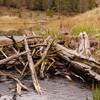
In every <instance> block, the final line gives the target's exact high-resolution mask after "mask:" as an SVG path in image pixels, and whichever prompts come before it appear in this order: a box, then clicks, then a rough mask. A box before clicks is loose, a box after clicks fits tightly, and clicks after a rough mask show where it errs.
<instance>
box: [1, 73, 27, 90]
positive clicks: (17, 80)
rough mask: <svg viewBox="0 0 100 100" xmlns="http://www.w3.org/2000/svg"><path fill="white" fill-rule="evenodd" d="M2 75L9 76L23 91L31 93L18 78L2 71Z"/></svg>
mask: <svg viewBox="0 0 100 100" xmlns="http://www.w3.org/2000/svg"><path fill="white" fill-rule="evenodd" d="M0 75H2V76H8V77H10V78H12V79H14V80H15V81H16V82H17V83H18V84H19V85H20V86H21V87H22V88H23V89H25V90H27V91H29V89H28V88H27V87H26V86H25V85H23V84H22V83H21V81H20V80H19V79H18V78H16V77H15V76H13V75H12V74H8V73H4V72H2V71H0Z"/></svg>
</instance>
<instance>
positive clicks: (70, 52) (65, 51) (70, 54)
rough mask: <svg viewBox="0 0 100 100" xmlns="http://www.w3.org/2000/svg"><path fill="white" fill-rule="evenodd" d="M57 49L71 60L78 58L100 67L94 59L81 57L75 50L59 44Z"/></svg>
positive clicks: (56, 45)
mask: <svg viewBox="0 0 100 100" xmlns="http://www.w3.org/2000/svg"><path fill="white" fill-rule="evenodd" d="M55 48H56V50H58V51H60V52H61V53H62V54H63V55H66V56H67V57H69V58H73V57H76V58H79V59H83V60H85V61H89V62H92V63H94V64H96V65H98V66H100V62H98V61H96V60H94V59H90V58H87V57H86V56H84V55H80V54H78V53H77V52H76V51H75V50H71V49H68V48H66V47H64V46H62V45H60V44H57V43H55ZM60 52H59V53H60Z"/></svg>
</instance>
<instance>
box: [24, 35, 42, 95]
mask: <svg viewBox="0 0 100 100" xmlns="http://www.w3.org/2000/svg"><path fill="white" fill-rule="evenodd" d="M24 43H25V49H26V51H27V52H28V53H27V59H28V62H29V67H30V71H31V74H32V81H33V85H34V88H35V90H36V91H37V93H39V94H40V93H41V88H40V85H39V82H38V78H37V75H36V72H35V67H34V63H33V60H32V56H31V52H29V51H30V49H29V47H28V43H27V40H26V36H25V35H24Z"/></svg>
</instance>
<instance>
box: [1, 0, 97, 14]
mask: <svg viewBox="0 0 100 100" xmlns="http://www.w3.org/2000/svg"><path fill="white" fill-rule="evenodd" d="M0 5H1V6H7V7H13V8H20V9H24V8H27V9H30V10H41V11H54V12H61V13H63V14H67V13H69V12H76V13H82V12H85V11H87V10H89V9H92V8H94V7H96V6H98V2H97V0H0Z"/></svg>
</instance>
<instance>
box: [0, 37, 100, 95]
mask: <svg viewBox="0 0 100 100" xmlns="http://www.w3.org/2000/svg"><path fill="white" fill-rule="evenodd" d="M55 75H60V76H63V77H66V78H67V79H69V80H72V76H75V77H78V78H80V79H82V80H84V81H92V80H95V81H97V82H100V62H98V61H96V60H94V59H89V58H87V57H86V56H84V55H82V54H81V55H80V54H79V53H77V52H76V51H75V50H71V49H68V48H66V47H64V45H61V44H60V43H59V42H58V41H57V40H55V39H53V38H51V36H48V37H47V38H44V37H41V36H27V35H23V36H19V37H14V36H7V37H5V38H3V39H2V40H0V77H1V76H6V77H9V78H11V79H13V80H14V81H15V83H16V93H17V94H18V95H20V94H21V90H22V89H25V90H27V91H29V90H30V89H29V88H28V87H27V86H25V84H23V80H24V79H25V77H26V76H31V78H32V82H33V87H34V89H35V90H36V92H37V93H38V94H41V87H40V84H39V81H38V78H40V79H44V78H46V77H50V76H55Z"/></svg>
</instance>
